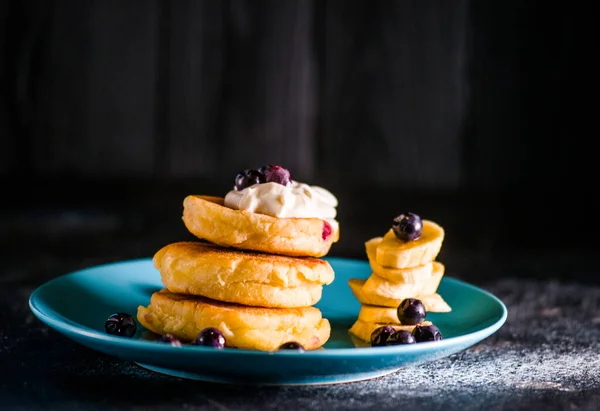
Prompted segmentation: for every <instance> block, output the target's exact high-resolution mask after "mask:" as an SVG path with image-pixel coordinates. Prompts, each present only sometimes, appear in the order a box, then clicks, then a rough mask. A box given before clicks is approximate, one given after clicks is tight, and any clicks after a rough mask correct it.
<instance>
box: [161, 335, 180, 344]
mask: <svg viewBox="0 0 600 411" xmlns="http://www.w3.org/2000/svg"><path fill="white" fill-rule="evenodd" d="M156 341H158V342H161V343H167V344H170V345H172V346H173V347H181V346H182V344H181V341H179V340H178V339H177V337H175V336H174V335H173V334H165V335H161V337H160V338H159V339H158V340H156Z"/></svg>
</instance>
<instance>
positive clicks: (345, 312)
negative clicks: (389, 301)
mask: <svg viewBox="0 0 600 411" xmlns="http://www.w3.org/2000/svg"><path fill="white" fill-rule="evenodd" d="M327 260H328V261H329V262H330V264H331V265H332V267H333V269H334V270H335V274H336V278H335V281H334V282H333V283H332V284H331V285H329V286H326V287H325V288H324V290H323V298H322V299H321V301H320V302H319V303H318V305H317V306H318V307H319V308H320V309H321V311H322V313H323V316H324V317H325V318H328V319H329V321H330V322H331V326H332V332H331V338H330V339H329V341H328V342H327V344H325V346H324V347H323V348H322V349H320V350H315V351H308V352H303V353H299V352H296V351H279V352H274V353H267V352H261V351H250V350H240V349H225V350H215V349H211V348H207V347H197V346H184V347H181V348H176V347H172V346H170V345H167V344H159V343H156V342H152V341H149V340H148V339H147V338H144V333H145V330H144V329H143V328H142V327H138V333H137V334H136V335H135V336H134V337H133V338H131V339H129V338H126V337H117V336H112V335H108V334H106V333H105V332H104V322H105V320H106V319H107V317H108V316H109V315H110V314H112V313H114V312H117V311H120V312H128V313H130V314H132V315H135V313H136V312H137V307H138V306H139V305H147V304H148V302H149V301H150V296H151V294H152V293H153V292H155V291H157V290H159V289H161V288H162V283H161V280H160V275H159V273H158V271H157V270H156V269H155V268H154V266H153V265H152V261H151V259H142V260H133V261H125V262H120V263H115V264H108V265H102V266H96V267H91V268H88V269H84V270H81V271H77V272H74V273H71V274H68V275H64V276H61V277H58V278H56V279H54V280H52V281H49V282H47V283H46V284H44V285H42V286H40V287H39V288H38V289H36V290H35V291H34V292H33V293H32V295H31V297H30V300H29V306H30V307H31V310H32V311H33V313H34V314H35V315H36V316H37V317H38V318H39V319H40V320H41V321H43V322H44V323H46V324H47V325H48V326H50V327H52V328H54V329H55V330H57V331H59V332H60V333H62V334H64V335H65V336H67V337H69V338H71V339H73V340H75V341H77V342H78V343H81V344H83V345H85V346H87V347H90V348H92V349H94V350H98V351H101V352H103V353H105V354H108V355H111V356H115V357H118V358H122V359H125V360H129V361H133V362H136V363H138V364H139V365H141V366H142V367H145V368H147V369H150V370H153V371H157V372H160V373H163V374H169V375H173V376H177V377H183V378H193V379H198V380H204V381H213V382H228V383H253V384H256V383H259V384H277V385H281V384H329V383H340V382H349V381H357V380H363V379H368V378H374V377H378V376H381V375H385V374H389V373H392V372H394V371H396V370H398V369H399V368H400V367H403V366H405V365H409V364H410V365H412V364H418V363H423V362H428V361H434V360H436V359H438V358H441V357H445V356H448V355H451V354H454V353H456V352H459V351H461V350H464V349H465V348H467V347H470V346H472V345H473V344H475V343H477V342H479V341H481V340H483V339H484V338H486V337H488V336H489V335H491V334H492V333H494V332H495V331H496V330H498V329H499V328H500V327H501V326H502V324H504V321H505V320H506V307H505V306H504V304H503V303H502V302H501V301H500V300H499V299H498V298H496V297H494V296H493V295H491V294H490V293H488V292H486V291H483V290H481V289H479V288H477V287H475V286H473V285H470V284H467V283H465V282H462V281H458V280H455V279H452V278H444V279H443V280H442V282H441V284H440V287H439V289H438V292H439V293H440V294H441V295H442V296H443V297H444V299H445V300H446V301H447V302H448V304H450V306H451V307H452V312H450V313H443V314H442V313H430V314H428V315H427V319H428V320H430V321H433V323H434V324H436V325H437V326H438V327H439V329H440V331H441V332H442V334H443V336H444V339H443V340H441V341H434V342H425V343H418V344H411V345H398V346H391V347H376V348H372V347H357V346H355V342H353V339H352V338H351V336H350V335H349V334H348V328H350V326H351V325H352V323H353V322H354V321H355V320H356V317H357V315H358V311H359V309H360V304H359V303H358V301H357V300H356V299H355V298H354V296H353V294H352V292H351V291H350V288H349V286H348V283H347V282H348V279H349V278H353V277H355V278H367V277H368V276H369V275H370V274H371V269H370V267H369V264H368V262H367V261H362V260H350V259H342V258H327ZM146 333H147V332H146Z"/></svg>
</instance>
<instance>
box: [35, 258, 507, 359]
mask: <svg viewBox="0 0 600 411" xmlns="http://www.w3.org/2000/svg"><path fill="white" fill-rule="evenodd" d="M324 259H325V260H328V261H334V260H338V261H344V262H351V263H361V264H368V261H367V260H363V259H355V258H345V257H333V256H332V257H325V258H324ZM151 261H152V258H151V257H143V258H135V259H129V260H121V261H116V262H109V263H104V264H98V265H92V266H89V267H84V268H82V269H78V270H74V271H71V272H69V273H66V274H62V275H59V276H57V277H55V278H53V279H51V280H48V281H46V282H44V283H42V284H41V285H39V286H38V287H36V288H35V289H34V290H33V291H32V292H31V294H30V295H29V301H28V303H29V308H30V310H31V311H32V312H33V314H34V315H35V316H36V317H37V318H38V319H39V320H40V321H42V322H43V323H45V324H46V325H48V326H50V327H51V328H54V329H55V330H56V331H58V332H60V333H62V334H64V335H67V336H71V335H76V336H82V337H86V338H88V339H91V340H94V341H98V342H100V343H104V344H109V345H123V344H124V345H125V346H128V347H131V348H134V347H139V346H140V345H142V347H143V348H144V349H149V350H155V351H156V352H163V351H164V352H172V350H173V347H171V346H170V345H168V344H156V343H154V342H153V341H146V340H140V339H126V338H124V337H118V336H113V335H109V334H105V333H102V332H101V331H98V330H94V329H91V328H89V327H86V326H83V325H73V324H71V322H72V321H70V320H69V319H68V318H66V317H64V316H62V315H61V314H59V313H57V312H56V311H54V310H53V309H52V307H49V306H47V304H46V303H45V302H43V301H41V297H40V295H41V294H42V293H43V291H44V289H45V288H47V287H50V286H51V284H53V283H55V282H60V281H66V278H67V277H75V276H78V275H82V274H84V273H85V272H87V271H90V270H95V269H103V268H109V267H111V266H120V265H124V264H132V263H148V262H151ZM442 282H450V283H456V284H457V285H459V286H461V287H466V288H468V289H470V290H471V291H475V292H477V293H481V294H484V295H485V296H486V297H487V298H489V299H491V300H492V301H494V303H496V304H497V305H498V306H499V307H500V309H501V315H500V317H499V318H498V319H497V320H496V321H495V322H493V323H492V324H490V325H488V326H487V327H484V328H482V329H478V330H477V331H473V332H470V333H466V334H463V335H459V336H455V337H448V338H444V339H442V340H439V341H428V342H423V343H419V344H407V345H394V346H387V347H360V348H356V347H347V348H327V349H322V350H311V351H304V352H302V353H299V352H295V351H285V350H281V351H259V350H248V349H235V350H215V349H214V348H211V347H198V346H187V345H184V346H183V347H177V350H178V351H179V350H184V352H185V351H186V350H187V351H190V352H196V353H199V354H200V353H203V354H207V353H210V354H212V355H223V356H229V355H233V356H240V355H241V356H259V357H260V356H273V355H277V356H302V357H303V358H306V357H338V356H343V357H348V356H350V357H371V356H373V355H374V354H375V355H382V354H384V355H397V354H405V353H406V354H409V353H411V352H413V351H422V350H423V349H436V350H437V349H439V350H442V349H444V348H449V347H453V346H456V345H461V344H464V343H470V342H472V344H468V345H467V348H468V347H469V346H471V345H474V344H477V343H479V342H481V341H482V340H484V339H485V338H487V337H489V336H491V335H492V334H493V333H495V332H496V331H497V330H498V329H500V328H501V327H502V326H503V325H504V323H505V322H506V319H507V317H508V309H507V307H506V305H505V304H504V303H503V302H502V300H500V299H499V298H498V297H496V296H495V295H494V294H492V293H491V292H489V291H487V290H485V289H483V288H481V287H478V286H476V285H473V284H470V283H468V282H466V281H463V280H459V279H457V278H454V277H452V276H446V275H445V276H444V277H443V278H442ZM59 319H64V320H63V321H61V320H59Z"/></svg>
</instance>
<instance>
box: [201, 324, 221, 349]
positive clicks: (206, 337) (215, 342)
mask: <svg viewBox="0 0 600 411" xmlns="http://www.w3.org/2000/svg"><path fill="white" fill-rule="evenodd" d="M194 344H195V345H201V346H204V347H214V348H217V349H222V348H225V336H224V335H223V333H222V332H221V331H219V330H218V329H217V328H205V329H203V330H202V331H200V334H198V337H196V340H195V341H194Z"/></svg>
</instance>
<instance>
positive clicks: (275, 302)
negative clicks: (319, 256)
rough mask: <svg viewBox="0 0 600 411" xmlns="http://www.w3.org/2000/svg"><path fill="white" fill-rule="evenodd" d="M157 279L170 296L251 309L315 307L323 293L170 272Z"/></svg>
mask: <svg viewBox="0 0 600 411" xmlns="http://www.w3.org/2000/svg"><path fill="white" fill-rule="evenodd" d="M161 277H162V282H163V284H164V286H165V287H166V288H167V289H168V290H169V291H171V292H172V293H177V294H189V295H195V296H202V297H207V298H211V299H213V300H219V301H224V302H228V303H237V304H243V305H249V306H252V307H265V308H296V307H308V306H310V305H315V304H316V303H318V302H319V300H320V299H321V295H322V293H323V286H322V285H320V284H310V285H305V286H298V287H277V286H273V285H268V284H261V283H250V282H236V283H226V284H221V283H219V282H217V281H204V280H203V279H202V278H198V277H195V276H190V277H188V276H185V275H182V273H181V272H177V273H176V272H171V271H169V272H165V274H164V275H162V273H161Z"/></svg>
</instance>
